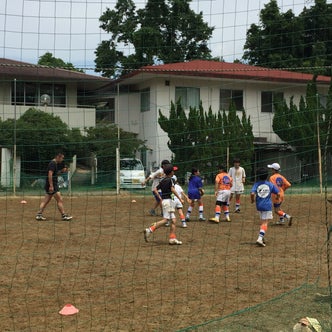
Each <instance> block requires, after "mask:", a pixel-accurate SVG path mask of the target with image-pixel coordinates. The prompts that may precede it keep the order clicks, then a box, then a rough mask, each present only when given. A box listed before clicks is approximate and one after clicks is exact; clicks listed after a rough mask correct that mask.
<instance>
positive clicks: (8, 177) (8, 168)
mask: <svg viewBox="0 0 332 332" xmlns="http://www.w3.org/2000/svg"><path fill="white" fill-rule="evenodd" d="M20 181H21V158H20V157H19V156H17V157H16V185H15V187H19V186H20ZM1 186H2V187H6V188H9V187H11V186H13V155H12V151H11V150H9V149H6V148H2V149H1Z"/></svg>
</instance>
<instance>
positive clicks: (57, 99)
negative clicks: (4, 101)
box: [12, 82, 66, 107]
mask: <svg viewBox="0 0 332 332" xmlns="http://www.w3.org/2000/svg"><path fill="white" fill-rule="evenodd" d="M14 84H15V83H14V82H13V83H12V104H14V103H15V97H16V104H17V105H26V106H40V105H41V101H40V97H41V96H42V95H44V94H47V95H49V96H50V104H49V105H48V106H56V107H66V85H64V84H53V83H34V82H17V83H16V96H15V86H14Z"/></svg>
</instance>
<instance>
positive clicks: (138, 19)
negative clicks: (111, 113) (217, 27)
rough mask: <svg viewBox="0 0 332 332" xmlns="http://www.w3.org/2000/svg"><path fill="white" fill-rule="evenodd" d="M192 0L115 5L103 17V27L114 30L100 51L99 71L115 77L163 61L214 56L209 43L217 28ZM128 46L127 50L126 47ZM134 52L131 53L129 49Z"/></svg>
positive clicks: (121, 1) (121, 0)
mask: <svg viewBox="0 0 332 332" xmlns="http://www.w3.org/2000/svg"><path fill="white" fill-rule="evenodd" d="M190 3H191V0H157V1H156V0H148V1H147V3H146V6H145V7H144V8H143V9H136V6H135V3H134V2H133V1H132V0H118V1H117V3H116V5H115V9H114V10H111V9H109V8H108V9H107V10H106V11H105V12H104V13H103V14H102V15H101V17H100V19H99V21H100V23H101V25H100V27H101V28H102V29H103V30H105V31H106V32H107V33H109V34H110V39H109V40H104V41H102V42H101V43H100V44H99V45H98V47H97V49H96V51H95V54H96V59H95V63H96V71H97V72H101V73H102V76H105V77H115V76H118V75H120V74H121V73H123V72H124V71H128V70H132V69H135V68H140V67H142V66H145V65H152V64H154V63H155V62H156V61H162V62H163V63H173V62H183V61H187V60H193V59H210V58H211V51H210V49H209V48H208V46H207V42H208V40H209V39H210V38H211V36H212V32H213V28H211V27H209V26H208V25H207V24H206V23H205V22H204V21H203V13H202V12H200V13H199V14H196V13H195V12H194V11H193V10H192V9H190ZM123 49H126V51H123ZM132 49H134V53H129V54H127V53H128V52H127V50H128V51H130V50H132Z"/></svg>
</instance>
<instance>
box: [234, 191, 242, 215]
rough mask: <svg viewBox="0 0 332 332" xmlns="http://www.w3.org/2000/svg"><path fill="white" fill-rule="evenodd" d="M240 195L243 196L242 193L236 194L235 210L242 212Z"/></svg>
mask: <svg viewBox="0 0 332 332" xmlns="http://www.w3.org/2000/svg"><path fill="white" fill-rule="evenodd" d="M240 197H241V194H236V195H235V212H240V205H241V200H240Z"/></svg>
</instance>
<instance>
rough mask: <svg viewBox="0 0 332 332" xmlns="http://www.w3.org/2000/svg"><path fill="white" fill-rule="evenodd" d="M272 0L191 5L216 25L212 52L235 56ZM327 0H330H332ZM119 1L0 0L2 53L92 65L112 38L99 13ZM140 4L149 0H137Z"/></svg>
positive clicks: (197, 0) (289, 2)
mask: <svg viewBox="0 0 332 332" xmlns="http://www.w3.org/2000/svg"><path fill="white" fill-rule="evenodd" d="M268 2H269V0H193V1H192V3H191V6H192V9H193V10H195V11H196V12H200V11H202V12H203V14H204V20H205V21H206V22H207V23H208V24H209V25H210V26H213V27H215V30H214V33H213V37H212V38H211V40H210V45H209V46H210V48H211V50H212V54H213V56H222V57H223V58H224V59H225V60H226V61H233V60H234V59H236V58H241V57H242V55H243V45H244V42H245V38H246V31H247V29H248V27H249V26H250V24H252V23H257V22H258V15H259V12H260V10H261V9H262V8H263V7H264V4H266V3H268ZM331 2H332V0H331V1H328V3H331ZM115 3H116V1H103V0H38V1H37V0H0V57H5V58H10V59H15V60H20V61H26V62H31V63H37V61H38V57H39V56H41V55H43V54H44V53H45V52H51V53H53V55H54V56H55V57H59V58H62V59H63V60H64V61H66V62H72V63H73V64H74V65H75V66H76V67H80V68H93V67H94V58H95V55H94V51H95V49H96V47H97V45H98V44H99V43H100V41H101V40H104V39H108V36H107V34H106V33H104V32H103V30H101V29H99V22H98V19H99V17H100V16H101V14H102V13H103V12H104V11H105V9H106V8H107V7H109V8H111V9H113V8H114V6H115ZM135 3H136V5H137V6H138V7H142V6H144V5H145V3H146V2H145V1H144V0H139V1H135ZM313 3H314V1H313V0H278V4H279V7H280V8H281V10H282V12H285V11H287V10H289V9H291V10H292V11H293V12H294V13H295V14H298V13H299V12H301V11H302V10H303V8H304V7H305V6H306V7H310V6H312V5H313Z"/></svg>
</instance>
